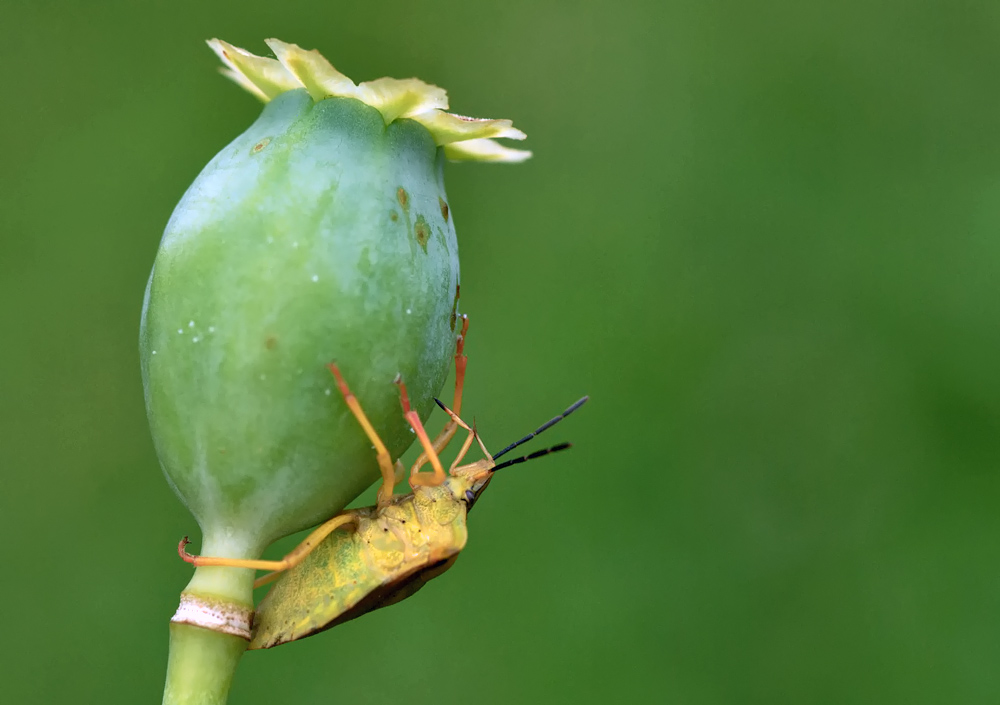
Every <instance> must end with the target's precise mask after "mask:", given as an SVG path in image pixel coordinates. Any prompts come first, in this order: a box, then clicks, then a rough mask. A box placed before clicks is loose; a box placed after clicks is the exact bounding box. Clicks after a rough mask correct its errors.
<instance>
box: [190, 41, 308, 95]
mask: <svg viewBox="0 0 1000 705" xmlns="http://www.w3.org/2000/svg"><path fill="white" fill-rule="evenodd" d="M208 46H210V47H211V48H212V51H214V52H215V53H216V54H218V55H219V58H220V59H222V61H223V63H225V64H226V66H228V67H229V68H230V69H231V70H233V71H235V72H236V73H239V74H241V75H242V76H243V77H244V78H246V79H247V81H249V82H250V83H251V84H253V85H254V86H256V87H257V89H258V90H259V91H260V93H255V95H258V97H259V95H260V94H263V95H264V99H265V100H271V99H272V98H274V97H276V96H278V95H280V94H282V93H284V92H285V91H291V90H295V89H296V88H301V87H302V84H301V83H299V81H298V80H297V79H296V78H295V76H293V75H292V74H291V73H289V72H288V71H287V70H286V69H285V67H284V66H282V65H281V64H280V63H279V62H278V61H276V60H275V59H267V58H265V57H263V56H256V55H255V54H251V53H250V52H249V51H247V50H246V49H240V48H239V47H235V46H233V45H232V44H229V43H228V42H224V41H222V40H221V39H209V40H208ZM227 75H229V74H227ZM238 82H239V83H240V85H243V86H244V87H245V84H244V83H243V82H242V81H238ZM248 90H249V89H248ZM251 92H253V91H251Z"/></svg>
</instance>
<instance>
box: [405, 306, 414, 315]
mask: <svg viewBox="0 0 1000 705" xmlns="http://www.w3.org/2000/svg"><path fill="white" fill-rule="evenodd" d="M411 313H413V309H412V308H408V309H406V315H407V316H409V315H410V314H411Z"/></svg>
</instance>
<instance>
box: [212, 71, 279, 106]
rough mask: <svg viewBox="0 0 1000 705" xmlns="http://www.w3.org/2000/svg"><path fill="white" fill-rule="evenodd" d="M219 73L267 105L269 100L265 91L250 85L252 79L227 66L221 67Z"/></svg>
mask: <svg viewBox="0 0 1000 705" xmlns="http://www.w3.org/2000/svg"><path fill="white" fill-rule="evenodd" d="M219 73H221V74H222V75H223V76H225V77H226V78H228V79H230V80H231V81H233V82H234V83H237V84H238V85H239V86H240V87H241V88H243V89H244V90H246V91H247V92H248V93H252V94H253V95H255V96H257V97H258V98H260V99H261V100H262V101H264V102H265V103H266V102H267V101H268V100H269V98H268V97H267V95H266V94H265V93H264V91H262V90H261V89H259V88H258V87H257V86H255V85H254V84H252V83H250V79H249V78H247V77H246V76H244V75H243V74H241V73H240V72H239V71H237V70H236V69H231V68H228V67H226V66H220V67H219Z"/></svg>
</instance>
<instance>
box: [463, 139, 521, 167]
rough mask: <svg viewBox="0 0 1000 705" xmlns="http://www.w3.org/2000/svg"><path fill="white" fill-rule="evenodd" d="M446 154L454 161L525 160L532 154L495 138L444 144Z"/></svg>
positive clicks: (511, 161)
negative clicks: (506, 145) (512, 147)
mask: <svg viewBox="0 0 1000 705" xmlns="http://www.w3.org/2000/svg"><path fill="white" fill-rule="evenodd" d="M444 156H446V157H448V159H450V160H451V161H453V162H510V163H516V162H523V161H524V160H525V159H527V158H529V157H530V156H531V152H529V151H528V150H526V149H511V148H510V147H504V146H503V145H502V144H500V143H499V142H494V141H493V140H488V139H480V140H466V141H465V142H452V143H451V144H446V145H445V146H444Z"/></svg>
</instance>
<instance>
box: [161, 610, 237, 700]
mask: <svg viewBox="0 0 1000 705" xmlns="http://www.w3.org/2000/svg"><path fill="white" fill-rule="evenodd" d="M247 643H248V642H247V641H246V640H245V639H242V638H240V637H238V636H232V635H230V634H222V633H220V632H216V631H212V630H211V629H205V628H204V627H196V626H193V625H191V624H171V625H170V659H169V660H168V661H167V684H166V687H165V688H164V690H163V705H225V702H226V699H227V698H228V696H229V685H230V684H231V683H232V682H233V675H234V674H235V673H236V666H237V665H238V664H239V662H240V656H242V655H243V652H244V651H246V648H247Z"/></svg>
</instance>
